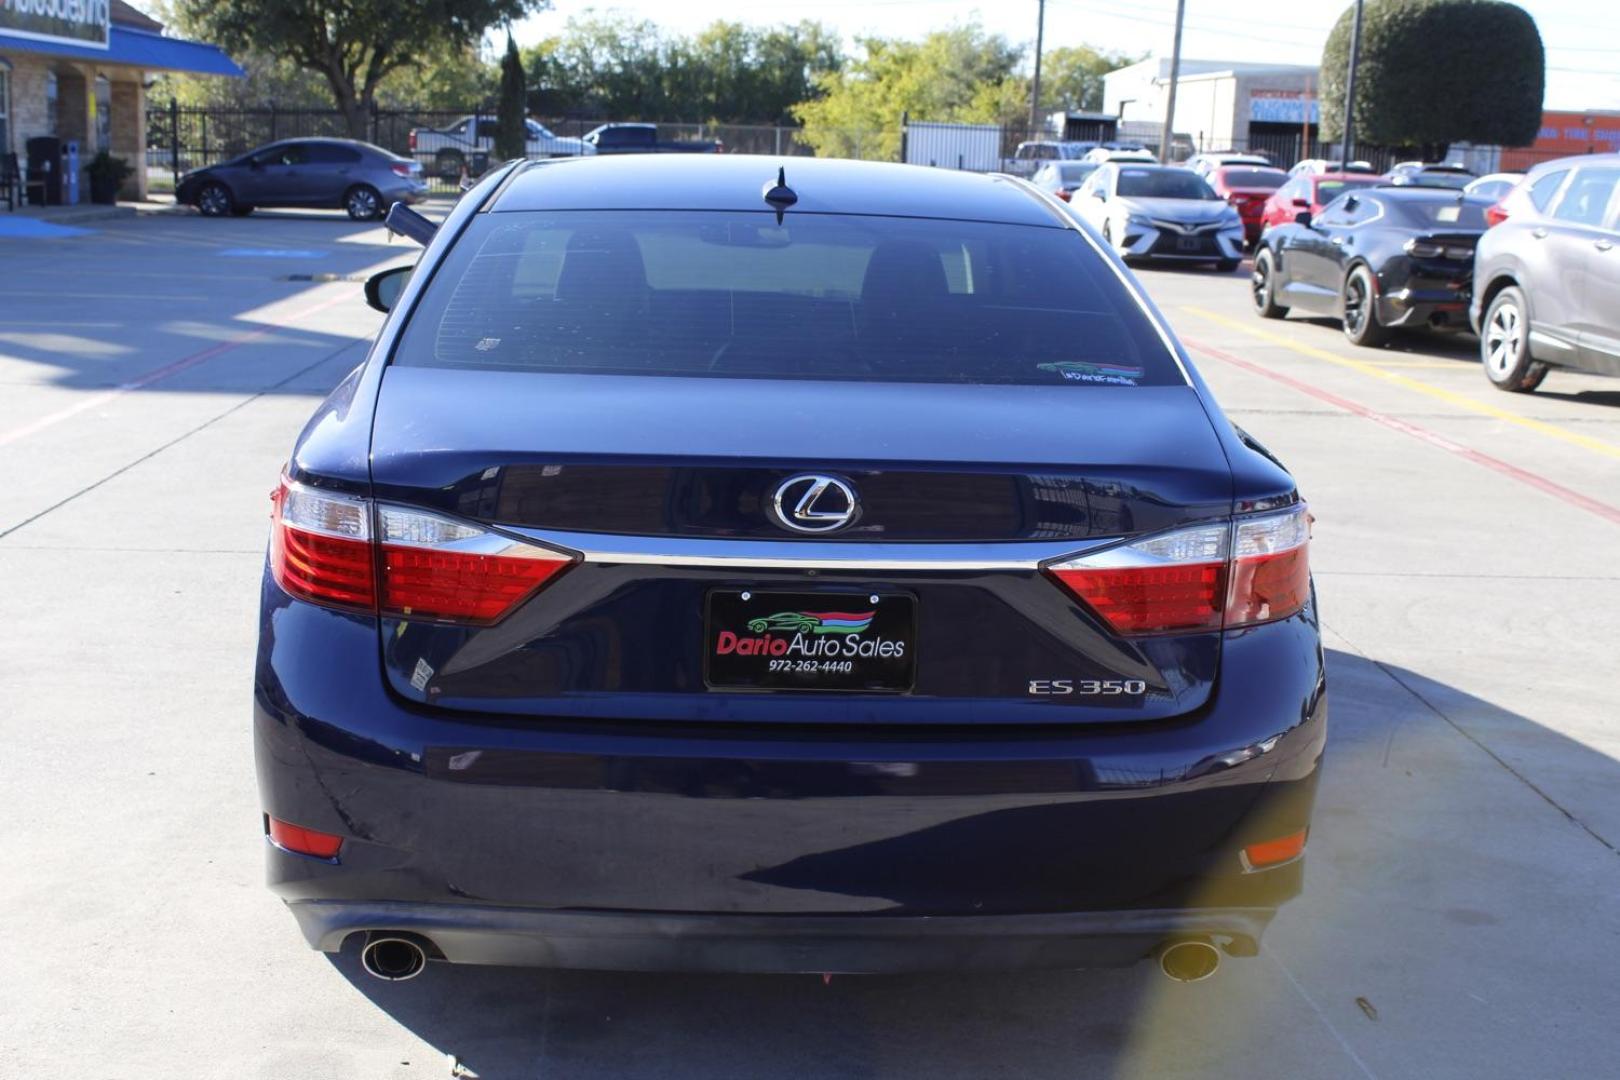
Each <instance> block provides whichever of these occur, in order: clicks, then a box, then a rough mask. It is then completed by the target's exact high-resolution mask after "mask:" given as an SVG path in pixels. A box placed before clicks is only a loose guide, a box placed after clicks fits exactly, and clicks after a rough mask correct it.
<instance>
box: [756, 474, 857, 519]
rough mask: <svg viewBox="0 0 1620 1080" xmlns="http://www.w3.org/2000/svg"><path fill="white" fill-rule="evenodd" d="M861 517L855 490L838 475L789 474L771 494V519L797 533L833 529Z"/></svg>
mask: <svg viewBox="0 0 1620 1080" xmlns="http://www.w3.org/2000/svg"><path fill="white" fill-rule="evenodd" d="M860 516H861V504H860V501H859V500H857V499H856V498H855V489H854V488H853V487H851V486H850V485H849V483H848V482H847V481H844V480H840V479H838V477H836V476H824V475H822V474H821V473H800V474H799V475H797V476H790V477H788V478H787V479H786V480H783V481H782V482H781V483H780V484H778V485H776V494H775V495H773V496H771V517H772V519H773V520H775V522H776V523H777V524H778V525H780V526H782V527H783V528H785V529H792V530H793V531H794V532H803V533H828V532H834V531H836V530H838V529H842V528H844V527H846V526H848V525H853V524H854V523H855V519H856V518H858V517H860Z"/></svg>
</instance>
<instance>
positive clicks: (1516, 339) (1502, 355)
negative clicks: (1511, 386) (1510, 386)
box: [1485, 304, 1524, 381]
mask: <svg viewBox="0 0 1620 1080" xmlns="http://www.w3.org/2000/svg"><path fill="white" fill-rule="evenodd" d="M1523 333H1524V331H1523V326H1522V324H1521V322H1520V320H1519V309H1518V308H1517V307H1515V306H1514V305H1512V304H1500V305H1498V306H1497V308H1496V311H1495V312H1494V313H1493V314H1492V315H1491V321H1490V325H1488V326H1486V327H1485V362H1486V363H1487V364H1489V365H1490V369H1491V374H1492V375H1493V376H1494V377H1495V378H1496V379H1497V381H1501V380H1503V379H1506V378H1507V377H1508V373H1509V372H1511V371H1512V370H1513V369H1514V367H1515V366H1516V365H1517V364H1518V362H1519V349H1520V347H1521V345H1522V344H1523Z"/></svg>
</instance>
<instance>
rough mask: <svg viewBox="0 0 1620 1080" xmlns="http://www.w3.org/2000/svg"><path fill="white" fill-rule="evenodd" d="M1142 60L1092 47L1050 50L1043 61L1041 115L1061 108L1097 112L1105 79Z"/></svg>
mask: <svg viewBox="0 0 1620 1080" xmlns="http://www.w3.org/2000/svg"><path fill="white" fill-rule="evenodd" d="M1140 59H1142V58H1141V57H1140V56H1132V55H1129V54H1127V53H1122V52H1109V51H1103V50H1099V49H1093V48H1092V47H1091V46H1089V45H1072V46H1066V47H1064V48H1059V49H1048V50H1047V51H1046V57H1045V58H1044V59H1043V60H1042V61H1041V113H1042V114H1043V115H1044V114H1046V113H1052V112H1056V111H1058V110H1060V109H1062V110H1069V109H1078V110H1084V111H1090V112H1095V111H1096V110H1098V109H1100V108H1102V105H1103V76H1104V75H1106V74H1108V73H1109V72H1110V71H1113V70H1115V69H1117V68H1122V67H1124V66H1125V65H1127V64H1134V63H1136V62H1137V61H1138V60H1140Z"/></svg>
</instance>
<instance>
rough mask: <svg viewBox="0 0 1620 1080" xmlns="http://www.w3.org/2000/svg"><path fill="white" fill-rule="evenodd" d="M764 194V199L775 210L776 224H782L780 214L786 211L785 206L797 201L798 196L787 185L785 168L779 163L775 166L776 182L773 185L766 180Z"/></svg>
mask: <svg viewBox="0 0 1620 1080" xmlns="http://www.w3.org/2000/svg"><path fill="white" fill-rule="evenodd" d="M764 194H765V201H766V202H768V203H770V204H771V208H772V209H773V210H775V211H776V223H777V224H778V225H780V224H782V215H783V214H784V213H786V212H787V208H788V207H790V206H792V205H793V204H794V203H796V202H798V201H799V196H798V195H797V194H796V193H795V192H794V190H793V189H792V188H790V187H788V186H787V169H786V168H785V167H784V166H780V165H778V166H777V168H776V184H775V185H774V186H773V185H772V184H771V183H770V182H769V181H766V184H765V192H764Z"/></svg>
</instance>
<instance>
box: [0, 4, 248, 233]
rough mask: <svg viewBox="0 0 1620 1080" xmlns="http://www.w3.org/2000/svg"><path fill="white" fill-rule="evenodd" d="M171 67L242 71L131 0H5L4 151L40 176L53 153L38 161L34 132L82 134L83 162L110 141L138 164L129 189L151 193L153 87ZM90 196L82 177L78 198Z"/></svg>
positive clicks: (1, 7) (0, 110)
mask: <svg viewBox="0 0 1620 1080" xmlns="http://www.w3.org/2000/svg"><path fill="white" fill-rule="evenodd" d="M170 71H173V72H186V73H190V74H199V75H224V76H237V77H239V76H241V74H242V69H241V68H239V67H237V66H236V64H235V63H234V62H232V60H231V58H230V57H228V56H226V55H225V54H224V53H223V52H221V51H220V50H219V49H218V48H216V47H215V46H213V45H205V44H203V43H201V42H196V41H183V40H181V39H179V38H173V37H166V36H164V33H163V26H162V25H161V24H160V23H158V22H156V21H154V20H152V19H150V18H148V17H147V16H145V15H143V14H141V13H140V12H139V11H136V10H135V9H134V8H132V7H130V6H129V5H128V4H126V3H124V2H123V0H0V156H3V155H9V154H15V155H17V161H18V165H19V171H21V172H23V173H24V175H30V176H34V177H37V176H39V175H41V170H42V169H43V168H44V166H45V162H43V161H42V160H40V154H39V153H36V154H35V158H34V160H33V161H32V162H30V159H29V147H30V142H32V144H33V147H34V149H35V150H36V151H43V150H45V149H47V148H49V146H50V145H51V144H50V143H48V142H45V141H42V140H46V139H56V140H60V142H61V144H62V145H63V146H66V145H67V144H69V143H76V144H77V146H78V160H79V165H80V168H81V169H82V168H83V166H84V165H85V164H87V163H88V162H89V161H90V159H91V158H93V157H94V156H95V155H96V152H97V151H98V150H101V149H106V150H108V151H109V152H110V153H111V154H112V155H113V156H114V157H119V158H123V159H124V161H125V162H126V163H128V164H129V165H130V166H131V168H132V169H133V170H134V172H133V173H132V174H131V176H130V179H129V180H128V181H127V182H126V184H125V186H124V190H123V192H122V194H124V195H125V196H126V197H144V196H145V195H146V88H147V86H148V84H149V83H150V81H151V77H152V76H154V75H157V74H160V73H162V72H170ZM59 162H60V157H59V156H58V163H57V164H54V165H52V166H51V167H52V168H53V169H55V170H60V169H61V165H60V163H59ZM58 175H59V176H60V175H61V173H60V172H58ZM40 190H41V189H40V188H39V187H37V186H34V187H32V188H31V190H30V191H29V195H30V196H31V197H33V198H38V196H39V192H40ZM88 198H89V196H88V193H87V188H85V187H84V185H83V182H82V180H81V185H80V194H79V200H80V201H81V202H82V201H88Z"/></svg>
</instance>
